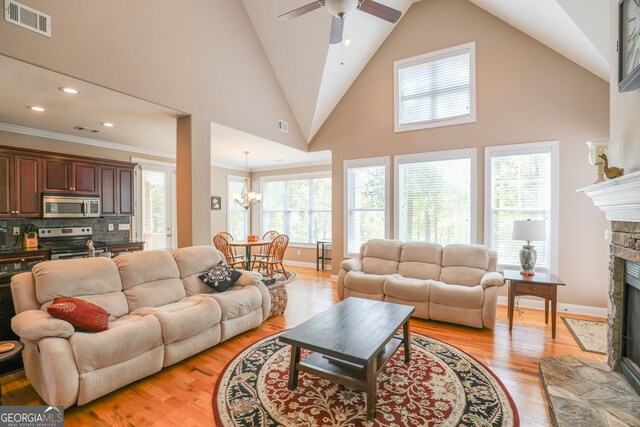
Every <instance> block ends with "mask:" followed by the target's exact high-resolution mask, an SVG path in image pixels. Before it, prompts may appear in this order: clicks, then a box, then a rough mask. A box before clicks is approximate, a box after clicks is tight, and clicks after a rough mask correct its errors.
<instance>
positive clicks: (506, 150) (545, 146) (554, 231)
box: [484, 141, 560, 273]
mask: <svg viewBox="0 0 640 427" xmlns="http://www.w3.org/2000/svg"><path fill="white" fill-rule="evenodd" d="M536 153H551V200H550V201H551V206H550V212H551V213H550V218H549V221H550V225H549V238H550V240H551V242H550V243H551V244H549V247H548V250H549V269H550V271H551V272H552V273H556V272H557V271H558V240H559V236H558V212H559V207H560V206H559V204H560V198H559V194H560V191H559V188H560V172H559V170H560V142H559V141H542V142H527V143H522V144H510V145H498V146H493V147H485V149H484V244H485V245H486V246H489V247H491V246H492V243H493V227H492V226H491V206H493V200H492V194H491V158H492V157H493V156H507V155H518V154H536Z"/></svg>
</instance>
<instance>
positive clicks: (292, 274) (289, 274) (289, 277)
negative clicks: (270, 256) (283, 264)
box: [275, 271, 298, 284]
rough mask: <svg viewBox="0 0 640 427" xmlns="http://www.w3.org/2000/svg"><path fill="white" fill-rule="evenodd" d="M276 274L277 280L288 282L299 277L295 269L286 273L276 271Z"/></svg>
mask: <svg viewBox="0 0 640 427" xmlns="http://www.w3.org/2000/svg"><path fill="white" fill-rule="evenodd" d="M275 276H276V282H278V283H284V284H287V283H291V282H293V281H294V280H296V279H297V278H298V273H296V272H295V271H287V274H286V275H285V274H283V273H276V274H275Z"/></svg>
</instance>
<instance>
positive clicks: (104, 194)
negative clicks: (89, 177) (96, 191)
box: [100, 166, 134, 216]
mask: <svg viewBox="0 0 640 427" xmlns="http://www.w3.org/2000/svg"><path fill="white" fill-rule="evenodd" d="M133 181H134V172H133V168H130V167H129V168H127V167H115V166H100V199H101V201H102V215H104V216H130V215H133V206H134V201H133V197H134V183H133Z"/></svg>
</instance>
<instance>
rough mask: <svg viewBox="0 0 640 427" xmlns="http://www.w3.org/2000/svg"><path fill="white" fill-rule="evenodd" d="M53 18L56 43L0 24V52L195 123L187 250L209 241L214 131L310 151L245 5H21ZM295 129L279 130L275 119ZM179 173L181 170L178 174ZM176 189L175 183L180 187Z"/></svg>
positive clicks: (159, 1)
mask: <svg viewBox="0 0 640 427" xmlns="http://www.w3.org/2000/svg"><path fill="white" fill-rule="evenodd" d="M22 2H23V3H24V4H26V5H27V6H31V7H34V8H36V9H38V10H40V11H42V12H43V13H46V14H48V15H50V16H51V17H52V23H53V28H52V34H53V35H52V37H50V38H49V37H44V36H41V35H38V34H36V33H33V32H31V31H28V30H25V29H24V28H21V27H18V26H16V25H12V24H10V23H8V22H5V21H4V20H1V21H0V54H3V55H7V56H10V57H13V58H16V59H19V60H22V61H26V62H29V63H32V64H35V65H38V66H41V67H44V68H48V69H51V70H54V71H57V72H60V73H63V74H66V75H69V76H72V77H75V78H78V79H82V80H86V81H88V82H91V83H94V84H98V85H101V86H104V87H107V88H110V89H113V90H116V91H120V92H123V93H126V94H129V95H132V96H136V97H139V98H142V99H145V100H148V101H151V102H154V103H157V104H161V105H165V106H168V107H170V108H173V109H175V110H178V111H182V112H184V113H185V114H189V115H191V116H192V119H193V123H192V137H193V141H192V146H191V156H192V157H191V159H190V160H191V164H190V165H189V169H190V170H189V174H190V177H191V182H192V183H193V185H192V186H191V188H190V192H191V194H192V205H193V206H192V209H191V217H188V218H185V217H179V221H180V222H183V221H189V222H193V227H191V228H192V230H193V243H195V244H198V243H208V242H209V240H210V236H209V235H210V234H211V233H210V230H209V228H210V226H211V218H210V209H209V200H208V198H205V197H201V195H202V194H209V193H210V182H211V180H210V176H209V175H210V170H211V166H210V158H209V149H210V133H211V130H210V127H211V126H210V125H211V122H216V123H220V124H222V125H224V126H228V127H232V128H235V129H239V130H242V131H244V132H248V133H251V134H255V135H258V136H260V137H263V138H267V139H270V140H273V141H276V142H280V143H283V144H286V145H290V146H295V147H298V148H301V149H303V150H306V147H307V144H306V142H305V139H304V137H303V136H302V134H301V133H300V130H299V129H298V127H297V126H296V125H295V118H294V116H293V114H292V112H291V110H290V108H289V106H288V104H287V102H286V99H285V97H284V95H283V94H282V90H281V88H280V85H279V84H278V81H277V79H276V77H275V75H274V73H273V70H272V69H271V67H270V65H269V61H268V59H267V57H266V55H265V53H264V50H263V49H262V46H261V44H260V41H259V39H258V37H257V35H256V33H255V30H254V29H253V26H252V25H251V22H250V20H249V17H248V16H247V13H246V11H245V9H244V6H243V4H242V2H241V1H229V0H191V1H189V7H183V8H180V7H176V2H175V1H172V0H138V1H134V2H131V1H127V0H112V1H109V2H104V1H99V0H58V1H44V0H23V1H22ZM278 119H282V120H285V121H287V122H289V123H290V124H291V126H290V128H289V133H288V134H285V133H283V132H279V131H278V130H277V127H276V124H277V120H278ZM181 172H183V171H180V170H179V171H178V177H179V179H180V174H181ZM179 185H180V184H179Z"/></svg>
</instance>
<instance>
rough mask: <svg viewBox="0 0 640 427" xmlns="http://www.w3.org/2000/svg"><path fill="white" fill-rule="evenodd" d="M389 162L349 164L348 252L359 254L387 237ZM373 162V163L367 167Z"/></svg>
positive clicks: (346, 189) (347, 167)
mask: <svg viewBox="0 0 640 427" xmlns="http://www.w3.org/2000/svg"><path fill="white" fill-rule="evenodd" d="M385 161H386V159H371V160H370V161H369V160H367V159H365V160H364V161H354V162H353V163H348V162H345V168H346V178H347V179H346V182H345V186H346V188H345V193H346V195H347V221H346V226H347V230H346V253H347V254H357V253H359V251H360V246H361V245H362V244H363V243H365V242H366V241H367V240H369V239H384V238H385V237H387V221H388V218H387V216H388V215H387V209H388V206H387V179H388V177H387V166H386V163H385ZM366 163H369V164H366Z"/></svg>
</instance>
